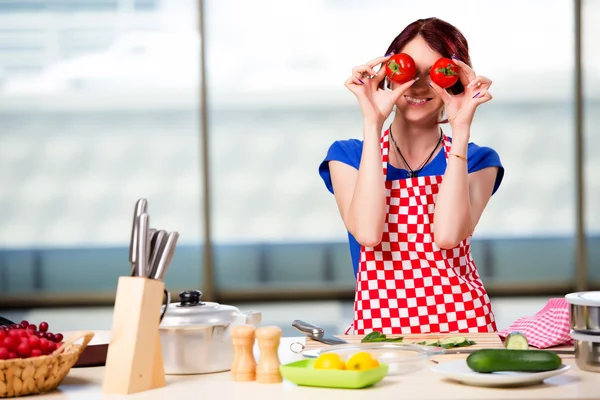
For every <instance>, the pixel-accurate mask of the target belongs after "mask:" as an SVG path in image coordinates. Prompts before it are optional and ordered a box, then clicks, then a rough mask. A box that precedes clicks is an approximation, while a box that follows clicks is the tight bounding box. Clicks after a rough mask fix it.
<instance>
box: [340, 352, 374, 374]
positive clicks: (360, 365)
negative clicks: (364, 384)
mask: <svg viewBox="0 0 600 400" xmlns="http://www.w3.org/2000/svg"><path fill="white" fill-rule="evenodd" d="M377 367H379V361H377V359H376V358H374V357H373V356H372V355H370V354H369V353H367V352H365V351H361V352H358V353H356V354H354V355H353V356H352V357H350V359H349V360H348V363H347V365H346V368H348V369H349V370H352V371H365V370H367V369H372V368H377Z"/></svg>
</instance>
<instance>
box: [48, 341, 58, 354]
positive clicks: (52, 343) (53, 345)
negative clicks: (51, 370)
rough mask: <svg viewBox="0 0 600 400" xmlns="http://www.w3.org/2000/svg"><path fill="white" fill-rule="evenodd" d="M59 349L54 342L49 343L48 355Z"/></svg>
mask: <svg viewBox="0 0 600 400" xmlns="http://www.w3.org/2000/svg"><path fill="white" fill-rule="evenodd" d="M57 348H58V346H57V344H56V343H54V342H48V354H50V353H52V352H53V351H55V350H56V349H57Z"/></svg>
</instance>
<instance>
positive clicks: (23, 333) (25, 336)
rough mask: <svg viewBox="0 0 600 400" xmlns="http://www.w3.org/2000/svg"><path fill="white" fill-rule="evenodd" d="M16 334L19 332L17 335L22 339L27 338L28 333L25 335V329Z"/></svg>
mask: <svg viewBox="0 0 600 400" xmlns="http://www.w3.org/2000/svg"><path fill="white" fill-rule="evenodd" d="M18 332H19V335H21V337H22V338H27V337H29V333H27V331H26V330H25V329H21V330H19V331H18Z"/></svg>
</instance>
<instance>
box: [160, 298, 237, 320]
mask: <svg viewBox="0 0 600 400" xmlns="http://www.w3.org/2000/svg"><path fill="white" fill-rule="evenodd" d="M179 299H180V301H179V302H174V303H170V304H169V306H168V308H167V312H166V313H165V317H164V318H163V320H162V322H161V324H160V327H161V328H171V327H172V328H184V327H199V326H226V325H229V324H230V323H232V322H234V320H235V319H236V317H237V316H239V314H240V310H239V309H237V308H236V307H233V306H228V305H223V304H219V303H213V302H210V301H202V292H201V291H199V290H185V291H183V292H181V293H179Z"/></svg>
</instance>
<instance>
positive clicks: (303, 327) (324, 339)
mask: <svg viewBox="0 0 600 400" xmlns="http://www.w3.org/2000/svg"><path fill="white" fill-rule="evenodd" d="M292 326H293V327H294V328H296V329H298V330H299V331H300V332H302V333H304V334H305V335H306V336H307V337H309V338H311V339H314V340H316V341H319V342H321V343H325V344H331V345H336V344H348V342H346V341H345V340H343V339H340V338H337V337H335V336H332V335H329V334H327V333H325V331H324V330H323V328H321V327H319V326H317V325H314V324H309V323H308V322H304V321H302V320H299V319H296V320H294V322H292Z"/></svg>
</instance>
